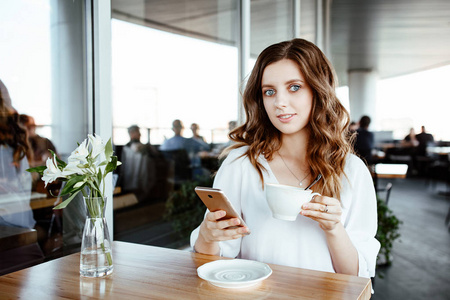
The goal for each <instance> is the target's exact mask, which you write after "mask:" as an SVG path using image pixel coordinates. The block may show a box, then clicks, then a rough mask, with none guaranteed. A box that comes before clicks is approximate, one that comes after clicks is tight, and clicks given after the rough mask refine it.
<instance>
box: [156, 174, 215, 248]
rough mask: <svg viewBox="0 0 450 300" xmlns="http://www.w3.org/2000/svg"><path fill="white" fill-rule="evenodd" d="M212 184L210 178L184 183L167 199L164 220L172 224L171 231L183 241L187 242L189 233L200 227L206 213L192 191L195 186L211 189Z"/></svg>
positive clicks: (203, 206)
mask: <svg viewBox="0 0 450 300" xmlns="http://www.w3.org/2000/svg"><path fill="white" fill-rule="evenodd" d="M212 182H213V180H212V178H210V177H205V178H202V179H200V180H197V181H186V182H185V183H183V184H181V186H180V188H179V189H177V190H175V191H173V192H172V194H171V195H170V196H169V198H168V199H167V202H166V210H165V213H164V219H165V220H167V221H170V222H171V223H172V228H173V230H174V231H175V232H176V233H177V234H178V236H179V237H180V238H181V239H182V240H183V241H187V240H188V239H189V235H190V233H191V231H192V230H194V229H195V228H196V227H197V226H198V225H200V223H201V222H202V220H203V217H204V214H205V211H206V207H205V205H204V204H203V202H202V201H201V200H200V198H198V196H197V194H196V193H195V191H194V189H195V187H196V186H205V187H211V186H212Z"/></svg>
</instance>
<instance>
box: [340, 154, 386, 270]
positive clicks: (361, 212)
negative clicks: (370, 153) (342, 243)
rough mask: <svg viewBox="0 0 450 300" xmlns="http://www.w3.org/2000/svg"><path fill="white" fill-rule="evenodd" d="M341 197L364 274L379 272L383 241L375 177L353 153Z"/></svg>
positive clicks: (348, 164)
mask: <svg viewBox="0 0 450 300" xmlns="http://www.w3.org/2000/svg"><path fill="white" fill-rule="evenodd" d="M345 174H346V175H347V177H348V180H347V179H346V178H345V176H344V179H343V181H342V184H343V189H342V193H341V201H342V207H343V215H342V222H343V224H344V227H345V230H346V231H347V234H348V235H349V237H350V240H351V241H352V243H353V245H354V246H355V248H356V250H357V251H358V260H359V273H358V276H361V277H373V276H375V265H376V260H377V254H378V251H379V250H380V243H379V242H378V241H377V240H376V239H375V235H376V233H377V222H378V220H377V201H376V193H375V188H374V184H373V180H372V177H371V175H370V172H369V170H368V168H367V166H366V165H365V164H364V163H363V162H362V161H361V159H359V158H358V157H356V156H354V155H350V156H349V158H348V160H347V163H346V166H345Z"/></svg>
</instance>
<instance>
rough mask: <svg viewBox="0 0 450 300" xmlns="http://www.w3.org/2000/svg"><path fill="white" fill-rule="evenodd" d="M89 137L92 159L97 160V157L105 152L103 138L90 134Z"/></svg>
mask: <svg viewBox="0 0 450 300" xmlns="http://www.w3.org/2000/svg"><path fill="white" fill-rule="evenodd" d="M88 137H89V140H90V143H91V145H92V154H91V157H92V158H94V159H95V158H96V157H97V155H99V154H100V153H103V152H104V151H105V144H104V143H103V140H102V138H101V137H100V136H98V135H96V134H94V135H92V134H88Z"/></svg>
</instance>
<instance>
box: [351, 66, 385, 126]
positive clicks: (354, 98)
mask: <svg viewBox="0 0 450 300" xmlns="http://www.w3.org/2000/svg"><path fill="white" fill-rule="evenodd" d="M377 82H378V73H377V72H376V71H373V70H350V71H349V72H348V88H349V100H350V115H351V119H352V121H356V122H358V121H359V119H360V118H361V117H362V116H363V115H367V116H369V117H370V118H371V120H372V121H371V125H370V128H371V130H376V129H377V128H378V124H377V116H376V115H375V113H376V99H377Z"/></svg>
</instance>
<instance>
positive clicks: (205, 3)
mask: <svg viewBox="0 0 450 300" xmlns="http://www.w3.org/2000/svg"><path fill="white" fill-rule="evenodd" d="M286 1H287V0H283V1H282V0H276V1H269V0H253V1H252V2H251V3H252V10H253V11H252V19H253V20H252V28H253V30H252V37H251V41H252V49H255V50H252V54H255V55H256V54H257V52H259V51H261V49H263V48H264V47H265V46H267V44H268V41H271V40H273V42H277V41H278V40H279V37H280V36H288V34H287V33H286V32H288V31H289V30H288V28H287V27H286V26H288V24H289V18H290V17H289V14H290V11H284V10H282V9H280V10H274V9H267V6H268V5H269V6H273V5H274V3H279V4H280V7H282V6H283V2H286ZM301 3H302V4H301V8H302V13H301V25H302V26H303V27H302V28H301V31H302V37H304V38H307V39H309V40H312V39H313V37H314V20H315V13H314V9H315V1H312V0H302V1H301ZM284 6H286V5H284ZM289 7H290V6H289V5H287V6H286V8H287V9H288V10H289ZM236 9H237V7H236V2H235V1H232V0H220V1H212V0H184V1H180V0H165V1H157V0H132V1H130V0H112V15H113V17H114V18H118V19H121V20H124V21H129V22H133V23H137V24H141V25H144V26H149V27H153V28H157V29H160V30H166V31H169V32H174V33H178V34H184V35H187V36H192V37H195V38H201V39H205V40H209V41H214V42H218V43H223V44H228V45H234V44H235V43H236V41H235V30H236V27H235V26H236V24H237V20H236V18H235V17H233V16H235V11H236ZM230 16H232V17H231V18H230ZM283 19H285V20H286V22H283V21H281V22H280V20H283ZM330 29H331V31H330V32H331V36H330V53H331V60H332V62H333V64H334V66H335V68H336V71H337V73H338V78H339V83H340V85H346V84H347V72H348V71H350V70H360V69H364V70H367V69H370V70H375V71H377V72H378V74H379V77H380V78H390V77H395V76H399V75H403V74H409V73H413V72H417V71H422V70H427V69H430V68H435V67H439V66H443V65H448V64H450V0H427V1H423V0H332V4H331V28H330ZM253 52H254V53H253Z"/></svg>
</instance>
